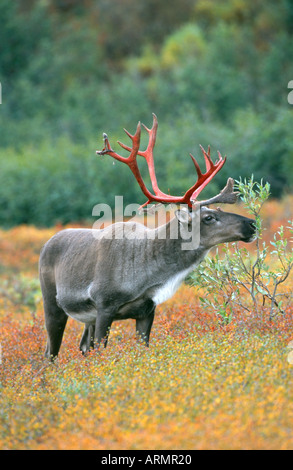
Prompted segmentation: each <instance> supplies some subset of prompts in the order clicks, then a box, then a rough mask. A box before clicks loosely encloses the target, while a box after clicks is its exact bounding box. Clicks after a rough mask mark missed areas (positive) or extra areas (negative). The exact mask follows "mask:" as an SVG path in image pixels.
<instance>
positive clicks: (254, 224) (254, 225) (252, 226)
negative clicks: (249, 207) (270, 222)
mask: <svg viewBox="0 0 293 470" xmlns="http://www.w3.org/2000/svg"><path fill="white" fill-rule="evenodd" d="M249 225H250V227H251V228H252V229H253V230H254V231H256V222H255V220H251V221H250V222H249Z"/></svg>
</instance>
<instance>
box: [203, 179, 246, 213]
mask: <svg viewBox="0 0 293 470" xmlns="http://www.w3.org/2000/svg"><path fill="white" fill-rule="evenodd" d="M233 189H234V180H233V178H228V180H227V184H226V186H225V187H224V189H222V191H221V192H220V193H219V194H217V196H214V197H212V198H210V199H207V200H206V201H200V205H201V206H209V205H211V204H220V203H224V204H235V202H236V201H237V198H238V196H239V193H237V192H233Z"/></svg>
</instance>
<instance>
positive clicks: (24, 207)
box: [0, 0, 293, 226]
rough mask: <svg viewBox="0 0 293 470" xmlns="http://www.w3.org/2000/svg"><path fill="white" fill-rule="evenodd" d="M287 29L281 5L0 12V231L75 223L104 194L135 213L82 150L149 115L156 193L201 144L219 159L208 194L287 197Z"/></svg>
mask: <svg viewBox="0 0 293 470" xmlns="http://www.w3.org/2000/svg"><path fill="white" fill-rule="evenodd" d="M292 20H293V1H292V0H280V1H279V2H277V3H276V2H274V1H273V0H268V1H267V2H266V3H265V6H264V3H263V2H262V1H260V0H246V1H245V2H244V1H243V0H225V1H224V0H217V1H216V0H208V1H201V0H182V1H181V2H176V1H175V0H170V1H169V2H168V3H166V2H163V1H154V0H145V1H144V2H135V1H134V0H123V1H121V0H112V1H111V2H108V1H104V0H86V1H85V0H84V1H77V0H62V1H60V0H50V1H49V0H42V1H33V0H25V1H24V0H22V1H20V0H15V1H14V2H11V1H10V0H2V1H1V5H0V21H1V27H0V42H1V44H2V45H3V47H1V49H0V81H1V84H2V104H1V106H0V126H1V130H2V132H1V140H0V165H1V171H0V224H1V225H2V226H12V225H17V224H20V223H33V224H37V225H52V224H54V223H56V222H62V223H66V222H68V221H70V220H71V221H72V220H81V219H89V218H90V217H91V210H92V207H93V205H94V204H96V203H99V202H107V203H109V204H113V203H114V195H115V194H123V195H125V198H126V202H127V203H128V202H144V199H143V196H141V194H140V193H139V190H138V189H137V188H136V186H135V182H134V181H133V180H132V179H131V178H132V176H131V175H130V174H129V170H128V169H127V168H123V165H118V164H116V165H115V166H113V164H112V162H111V161H109V160H108V159H107V157H104V158H101V159H98V158H97V157H96V156H95V150H96V149H97V148H101V147H102V145H103V144H102V132H103V131H106V132H108V134H109V137H111V141H112V142H115V140H117V139H120V140H123V139H126V140H127V137H124V136H123V131H122V128H123V127H126V128H127V129H129V130H130V132H132V131H133V130H134V128H135V125H136V122H137V121H138V120H142V121H143V122H145V124H146V125H150V124H151V113H152V112H155V113H156V114H157V116H158V118H159V126H160V127H159V134H158V141H157V147H156V167H157V173H158V180H159V184H160V186H161V187H162V190H165V191H166V190H169V189H170V191H172V192H177V193H178V194H181V193H182V192H184V189H185V188H186V186H187V185H191V184H192V182H193V180H194V176H195V175H194V174H193V169H192V164H191V162H190V161H189V158H188V153H189V152H192V153H194V154H195V155H196V154H197V153H198V152H197V150H198V144H199V143H201V144H202V145H204V146H206V145H208V144H211V147H212V153H213V155H216V150H217V149H219V150H220V151H221V152H222V153H223V154H227V155H228V157H229V159H228V163H227V164H226V166H225V168H224V170H223V171H222V174H221V175H219V176H218V177H217V179H216V183H214V184H213V185H211V188H210V192H213V191H214V190H215V189H218V188H219V187H220V186H221V185H223V184H224V181H225V179H226V178H227V176H228V175H229V176H233V177H235V178H239V176H242V177H249V176H250V175H251V174H252V173H254V175H255V179H256V180H260V179H261V178H264V180H265V181H269V182H270V184H271V191H272V194H273V196H277V197H281V196H282V195H283V194H284V193H286V192H289V191H291V190H292V186H293V176H292V175H293V135H292V107H290V105H289V104H288V102H287V95H288V92H289V90H288V88H287V86H288V82H289V81H290V80H292V79H293V61H292V51H293V35H292V24H293V22H292ZM113 145H114V144H113ZM129 176H130V178H129ZM129 181H131V184H130V183H129ZM215 185H217V186H218V187H217V188H216V187H215Z"/></svg>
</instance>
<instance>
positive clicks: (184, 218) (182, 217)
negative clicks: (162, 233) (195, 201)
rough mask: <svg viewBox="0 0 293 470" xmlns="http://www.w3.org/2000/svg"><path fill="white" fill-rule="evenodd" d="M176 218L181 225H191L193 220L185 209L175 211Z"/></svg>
mask: <svg viewBox="0 0 293 470" xmlns="http://www.w3.org/2000/svg"><path fill="white" fill-rule="evenodd" d="M175 217H176V218H177V220H178V221H179V222H180V223H181V224H189V223H190V222H191V220H192V219H191V215H190V212H189V211H188V210H184V209H179V210H177V211H175Z"/></svg>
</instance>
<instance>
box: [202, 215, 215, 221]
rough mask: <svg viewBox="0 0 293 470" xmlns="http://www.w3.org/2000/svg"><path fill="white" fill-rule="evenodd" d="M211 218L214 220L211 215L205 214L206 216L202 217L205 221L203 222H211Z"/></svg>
mask: <svg viewBox="0 0 293 470" xmlns="http://www.w3.org/2000/svg"><path fill="white" fill-rule="evenodd" d="M212 220H215V218H214V216H213V215H207V216H206V217H205V218H204V221H205V222H211V221H212Z"/></svg>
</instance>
